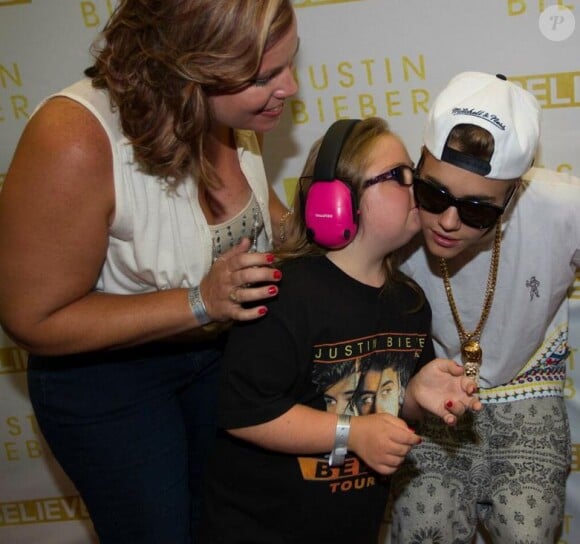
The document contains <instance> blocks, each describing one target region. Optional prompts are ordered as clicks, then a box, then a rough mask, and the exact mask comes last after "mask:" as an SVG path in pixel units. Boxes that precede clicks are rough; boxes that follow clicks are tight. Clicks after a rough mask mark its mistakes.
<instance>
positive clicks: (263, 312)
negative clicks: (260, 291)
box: [258, 306, 268, 315]
mask: <svg viewBox="0 0 580 544" xmlns="http://www.w3.org/2000/svg"><path fill="white" fill-rule="evenodd" d="M258 313H259V314H260V315H264V314H266V313H268V308H265V307H264V306H262V307H261V308H260V309H258Z"/></svg>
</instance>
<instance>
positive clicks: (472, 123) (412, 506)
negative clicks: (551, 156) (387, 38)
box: [392, 72, 580, 544]
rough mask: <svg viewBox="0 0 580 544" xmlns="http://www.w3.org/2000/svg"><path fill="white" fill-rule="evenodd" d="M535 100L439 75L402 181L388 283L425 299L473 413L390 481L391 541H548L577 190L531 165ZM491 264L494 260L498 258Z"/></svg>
mask: <svg viewBox="0 0 580 544" xmlns="http://www.w3.org/2000/svg"><path fill="white" fill-rule="evenodd" d="M540 113H541V112H540V108H539V106H538V103H537V101H536V100H535V98H534V97H533V96H532V95H531V94H530V93H528V92H527V91H525V90H523V89H522V88H520V87H519V86H517V85H515V84H513V83H511V82H509V81H507V80H506V78H505V77H504V76H501V75H498V76H494V75H490V74H483V73H478V72H465V73H462V74H459V75H457V76H456V77H454V78H453V79H452V80H451V81H450V82H449V84H448V86H447V87H446V88H445V89H444V90H443V91H442V92H441V94H440V95H439V96H438V97H437V98H436V100H435V102H434V104H433V107H432V108H431V110H430V112H429V117H428V121H427V126H426V129H425V133H424V140H423V142H424V146H423V149H422V154H421V159H420V161H419V164H418V166H417V170H416V178H415V184H414V190H415V200H416V202H417V205H418V206H419V209H420V212H419V213H420V216H421V222H422V227H423V236H422V239H421V240H418V243H417V245H416V246H415V247H411V249H410V256H409V258H408V259H407V260H406V262H405V265H404V268H403V270H404V271H405V272H407V273H408V274H409V275H410V276H412V277H413V278H414V279H415V280H416V281H417V282H418V283H419V284H420V285H421V286H422V287H423V288H424V290H425V292H426V295H427V298H428V300H429V302H430V303H431V306H432V310H433V331H432V332H433V339H434V342H435V349H436V352H437V356H438V357H448V358H450V359H455V360H457V361H462V362H463V364H464V367H465V372H466V373H467V374H469V375H470V376H472V377H473V378H474V379H475V380H476V381H478V383H479V387H480V391H479V394H480V398H481V401H482V402H483V403H484V408H483V410H482V411H481V412H479V413H477V414H471V415H470V416H469V417H465V418H464V419H463V420H462V421H461V422H460V423H459V424H458V425H457V426H456V427H455V428H452V429H449V428H447V429H445V428H443V427H442V426H441V425H438V424H437V423H436V422H434V421H432V420H430V419H429V420H426V421H424V422H423V423H422V424H420V425H419V426H418V427H417V432H418V433H419V434H421V436H422V437H423V442H422V443H421V444H420V445H419V446H416V447H415V448H414V449H413V450H412V452H411V454H410V456H409V459H408V463H407V464H406V465H405V467H404V468H403V469H402V470H401V471H400V472H399V474H398V475H397V479H398V481H397V480H396V481H394V482H393V487H392V489H393V490H394V491H395V493H396V496H395V497H394V500H395V503H394V508H393V523H392V542H393V543H394V544H411V543H415V542H417V543H419V542H440V543H441V544H452V543H453V544H460V543H471V542H472V540H473V537H474V534H475V531H476V526H477V524H478V523H481V524H482V525H483V526H484V527H485V529H486V530H487V532H488V533H489V537H490V538H491V541H492V542H494V543H502V544H505V543H510V544H513V543H518V542H522V543H523V542H525V543H529V544H532V543H535V544H547V543H553V542H554V541H555V540H557V535H558V531H559V528H560V526H561V523H562V520H563V514H564V502H565V487H566V478H567V474H568V470H569V465H570V433H569V426H568V417H567V414H566V408H565V404H564V398H563V390H564V381H565V377H566V366H565V365H566V358H567V356H568V354H569V346H568V343H567V338H568V302H567V290H568V288H569V286H570V285H571V284H572V283H573V281H574V276H575V273H576V271H577V269H578V267H580V179H578V178H574V177H571V176H567V175H564V174H558V173H556V172H550V171H547V170H543V169H536V168H531V169H530V166H531V164H532V162H533V159H534V156H535V155H536V151H537V146H538V142H539V137H540ZM500 253H501V256H500Z"/></svg>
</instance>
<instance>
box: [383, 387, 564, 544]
mask: <svg viewBox="0 0 580 544" xmlns="http://www.w3.org/2000/svg"><path fill="white" fill-rule="evenodd" d="M417 431H418V432H419V433H420V435H421V436H422V437H423V442H422V443H421V444H420V445H419V446H417V447H415V448H414V449H413V450H412V451H411V453H410V455H409V457H408V460H407V462H406V464H405V466H404V467H403V468H402V469H401V470H400V471H398V473H397V474H396V475H395V477H394V478H393V484H392V490H393V493H394V497H393V500H394V506H393V511H392V516H393V520H392V528H391V531H392V533H391V542H392V544H420V543H425V544H427V543H428V544H468V543H470V542H472V539H473V537H474V535H475V532H476V526H477V523H478V522H479V523H481V524H482V525H483V526H484V527H485V529H486V530H487V531H488V533H489V536H490V538H491V540H492V542H494V543H497V544H552V543H553V542H555V541H556V540H557V537H558V534H559V530H560V527H561V524H562V520H563V515H564V503H565V493H566V489H565V487H566V478H567V475H568V471H569V467H570V461H571V450H570V430H569V426H568V417H567V414H566V407H565V405H564V399H563V398H561V397H546V398H536V399H529V400H519V401H514V402H507V403H500V404H485V405H484V408H483V410H482V411H481V412H479V413H477V414H470V415H469V416H467V417H465V418H464V419H463V420H462V421H460V423H459V424H458V425H457V426H456V427H447V426H445V425H444V424H440V423H439V421H438V420H433V419H429V420H427V421H426V422H425V423H424V424H423V425H422V426H419V427H417Z"/></svg>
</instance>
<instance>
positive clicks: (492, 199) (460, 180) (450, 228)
mask: <svg viewBox="0 0 580 544" xmlns="http://www.w3.org/2000/svg"><path fill="white" fill-rule="evenodd" d="M417 175H418V177H420V178H421V179H424V180H427V181H429V182H431V183H432V184H434V185H435V186H437V187H439V188H441V189H444V190H445V191H447V192H448V193H449V194H450V195H452V196H453V197H455V198H458V199H469V200H473V201H478V202H482V203H483V202H485V203H488V204H492V205H495V206H499V207H500V208H502V207H503V206H504V205H505V203H506V199H507V197H508V196H509V194H510V191H511V190H513V188H514V183H516V182H515V181H513V180H490V179H487V178H485V177H483V176H480V175H479V174H475V173H473V172H470V171H469V170H464V169H463V168H458V167H457V166H454V165H452V164H449V163H447V162H443V161H439V160H437V159H435V157H433V155H431V153H429V152H428V151H427V150H425V152H424V160H423V164H422V166H421V169H420V171H418V172H417ZM419 217H420V219H421V228H422V230H423V235H424V238H425V243H426V245H427V249H428V250H429V252H430V253H431V254H433V255H435V256H436V257H444V258H445V259H451V258H453V257H455V256H456V255H458V254H459V253H461V252H462V251H463V250H465V249H466V248H468V247H469V246H471V245H472V244H474V243H476V242H479V241H480V240H481V239H482V238H483V236H485V235H486V234H487V233H489V232H490V230H491V231H493V230H494V229H493V227H490V228H486V229H479V228H475V227H471V226H468V225H466V224H465V223H464V222H463V221H462V220H461V218H460V216H459V213H458V211H457V208H456V207H455V206H449V207H448V208H447V209H446V210H444V211H442V212H441V213H431V212H428V211H427V210H425V209H422V208H420V209H419Z"/></svg>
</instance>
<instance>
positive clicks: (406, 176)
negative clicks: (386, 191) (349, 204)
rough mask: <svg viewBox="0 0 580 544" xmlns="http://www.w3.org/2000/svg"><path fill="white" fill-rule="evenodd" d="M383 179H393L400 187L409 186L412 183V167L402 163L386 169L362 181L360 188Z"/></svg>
mask: <svg viewBox="0 0 580 544" xmlns="http://www.w3.org/2000/svg"><path fill="white" fill-rule="evenodd" d="M383 181H395V182H397V183H398V184H399V185H400V186H401V187H410V186H411V185H413V169H412V168H411V167H410V166H407V165H406V164H402V165H401V166H397V167H396V168H393V169H391V170H387V171H386V172H383V173H382V174H379V175H378V176H376V177H374V178H371V179H367V180H366V181H363V182H362V188H363V189H366V188H367V187H370V186H371V185H375V184H377V183H382V182H383Z"/></svg>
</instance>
